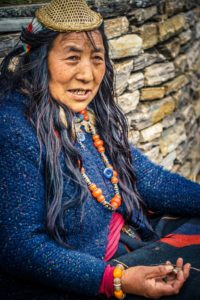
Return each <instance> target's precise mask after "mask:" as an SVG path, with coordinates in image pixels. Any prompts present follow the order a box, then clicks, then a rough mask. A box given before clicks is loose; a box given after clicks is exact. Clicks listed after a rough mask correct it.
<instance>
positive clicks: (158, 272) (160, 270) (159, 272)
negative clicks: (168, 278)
mask: <svg viewBox="0 0 200 300" xmlns="http://www.w3.org/2000/svg"><path fill="white" fill-rule="evenodd" d="M173 268H174V267H173V266H172V265H165V266H163V265H160V266H155V267H149V268H148V269H147V273H146V277H147V278H157V277H162V276H165V275H167V274H169V273H171V272H172V270H173Z"/></svg>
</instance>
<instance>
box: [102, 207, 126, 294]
mask: <svg viewBox="0 0 200 300" xmlns="http://www.w3.org/2000/svg"><path fill="white" fill-rule="evenodd" d="M123 225H124V218H123V217H122V215H121V214H119V213H113V215H112V218H111V221H110V226H109V234H108V244H107V247H106V252H105V256H104V261H108V260H109V259H111V257H112V256H113V255H114V254H115V252H116V250H117V247H118V244H119V239H120V231H121V229H122V227H123ZM113 271H114V267H111V266H110V265H107V266H106V268H105V271H104V275H103V278H102V281H101V285H100V288H99V294H104V295H106V296H107V297H108V298H109V297H112V296H113V292H114V289H113Z"/></svg>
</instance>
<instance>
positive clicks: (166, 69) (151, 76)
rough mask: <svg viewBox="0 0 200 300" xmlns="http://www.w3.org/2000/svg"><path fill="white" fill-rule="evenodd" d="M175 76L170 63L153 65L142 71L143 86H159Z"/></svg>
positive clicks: (172, 65)
mask: <svg viewBox="0 0 200 300" xmlns="http://www.w3.org/2000/svg"><path fill="white" fill-rule="evenodd" d="M174 76H175V68H174V64H173V63H172V62H168V63H160V64H153V65H151V66H149V67H147V68H145V70H144V78H145V84H146V85H148V86H154V85H159V84H161V83H163V82H165V81H167V80H169V79H171V78H173V77H174Z"/></svg>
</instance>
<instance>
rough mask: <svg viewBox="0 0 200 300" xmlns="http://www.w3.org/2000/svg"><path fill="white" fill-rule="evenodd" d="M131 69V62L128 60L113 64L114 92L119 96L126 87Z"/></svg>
mask: <svg viewBox="0 0 200 300" xmlns="http://www.w3.org/2000/svg"><path fill="white" fill-rule="evenodd" d="M132 68H133V60H132V59H128V60H125V61H123V62H120V63H115V64H114V73H115V92H116V94H117V95H121V94H122V93H123V92H124V91H125V89H126V87H127V86H128V79H129V77H130V74H131V71H132Z"/></svg>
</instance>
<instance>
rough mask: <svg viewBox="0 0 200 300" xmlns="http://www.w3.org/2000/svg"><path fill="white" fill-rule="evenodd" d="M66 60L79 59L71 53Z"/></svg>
mask: <svg viewBox="0 0 200 300" xmlns="http://www.w3.org/2000/svg"><path fill="white" fill-rule="evenodd" d="M67 60H70V61H77V60H79V56H77V55H72V56H69V57H67Z"/></svg>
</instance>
